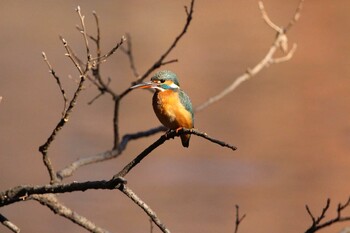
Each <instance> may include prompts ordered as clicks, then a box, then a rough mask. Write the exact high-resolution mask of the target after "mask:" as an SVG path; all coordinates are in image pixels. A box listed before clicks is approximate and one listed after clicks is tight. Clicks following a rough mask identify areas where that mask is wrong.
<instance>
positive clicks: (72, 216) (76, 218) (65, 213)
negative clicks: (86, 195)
mask: <svg viewBox="0 0 350 233" xmlns="http://www.w3.org/2000/svg"><path fill="white" fill-rule="evenodd" d="M31 198H32V199H33V200H36V201H38V202H39V203H40V204H42V205H44V206H47V207H48V208H49V209H50V210H51V211H53V212H54V213H55V214H58V215H60V216H62V217H64V218H66V219H69V220H70V221H72V222H73V223H76V224H78V225H79V226H81V227H83V228H85V229H86V230H88V231H90V232H93V233H108V231H107V230H105V229H103V228H101V227H98V226H97V225H96V224H95V223H93V222H92V221H90V220H88V219H87V218H85V217H83V216H81V215H80V214H78V213H77V212H75V211H73V210H71V209H70V208H68V207H67V206H65V205H63V204H62V203H60V202H59V200H58V199H57V197H56V196H55V195H53V194H45V195H37V194H35V195H32V196H31Z"/></svg>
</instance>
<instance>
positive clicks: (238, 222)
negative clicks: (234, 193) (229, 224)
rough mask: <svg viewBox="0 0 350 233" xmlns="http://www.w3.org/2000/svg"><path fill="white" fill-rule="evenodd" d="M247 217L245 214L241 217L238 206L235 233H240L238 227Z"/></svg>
mask: <svg viewBox="0 0 350 233" xmlns="http://www.w3.org/2000/svg"><path fill="white" fill-rule="evenodd" d="M245 217H246V215H245V214H243V216H241V217H240V215H239V206H238V205H236V221H235V233H238V227H239V225H240V224H241V222H242V221H243V219H244V218H245Z"/></svg>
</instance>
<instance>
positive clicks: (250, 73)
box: [195, 0, 304, 112]
mask: <svg viewBox="0 0 350 233" xmlns="http://www.w3.org/2000/svg"><path fill="white" fill-rule="evenodd" d="M303 2H304V0H301V1H300V2H299V5H298V7H297V10H296V12H295V14H294V16H293V17H292V19H291V20H290V22H289V24H288V26H287V27H286V28H281V27H279V26H277V25H276V24H275V23H273V22H272V20H271V19H270V18H269V16H268V14H267V12H266V11H265V8H264V4H263V3H262V2H261V1H260V2H259V8H260V11H261V14H262V18H263V20H264V21H265V22H266V24H267V25H268V26H269V27H271V28H272V29H273V30H274V31H275V32H276V33H277V37H276V38H275V40H274V42H273V44H272V45H271V47H270V48H269V50H268V52H267V54H266V55H265V57H264V58H263V59H262V60H261V61H260V62H259V63H258V64H256V65H255V66H254V67H253V68H248V69H247V71H246V72H245V73H244V74H242V75H241V76H239V77H238V78H236V79H235V80H234V81H233V82H232V83H231V84H230V85H229V86H228V87H226V88H225V89H224V90H222V91H221V92H220V93H218V94H217V95H215V96H213V97H210V98H209V99H208V100H207V101H205V102H204V103H202V104H201V105H199V106H198V107H196V109H195V111H196V112H199V111H201V110H203V109H205V108H207V107H208V106H209V105H211V104H213V103H215V102H217V101H219V100H221V99H222V98H223V97H225V96H226V95H228V94H229V93H231V92H232V91H234V90H235V89H236V88H237V87H238V86H240V85H241V84H242V83H243V82H245V81H247V80H249V79H250V78H252V77H254V76H256V75H257V74H258V73H259V72H260V71H261V70H262V69H264V68H266V67H268V66H269V65H271V64H276V63H280V62H286V61H288V60H290V59H291V58H292V57H293V55H294V52H295V50H296V48H297V46H296V44H294V45H293V47H292V49H291V50H289V51H288V38H287V35H286V33H287V31H288V30H289V29H290V28H291V27H292V26H293V25H294V24H295V23H296V22H297V21H298V19H299V18H300V12H301V9H302V4H303ZM279 49H280V50H282V51H283V52H284V53H285V54H286V55H285V56H282V57H277V58H276V57H275V53H276V52H277V51H278V50H279Z"/></svg>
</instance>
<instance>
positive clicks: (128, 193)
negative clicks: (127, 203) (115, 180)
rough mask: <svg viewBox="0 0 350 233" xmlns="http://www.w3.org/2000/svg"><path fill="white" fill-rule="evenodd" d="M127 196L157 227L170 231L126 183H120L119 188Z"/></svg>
mask: <svg viewBox="0 0 350 233" xmlns="http://www.w3.org/2000/svg"><path fill="white" fill-rule="evenodd" d="M119 190H120V191H122V192H123V193H124V194H125V195H126V196H127V197H129V198H130V199H131V200H132V201H133V202H134V203H135V204H137V205H138V206H139V207H141V209H143V211H145V213H146V214H147V215H148V216H149V217H150V218H151V219H152V221H153V222H154V223H155V224H156V225H157V226H158V227H159V229H160V230H161V231H162V232H164V233H170V230H169V229H167V228H166V226H165V225H164V224H163V223H162V222H161V221H160V219H159V218H158V217H157V215H156V213H155V212H154V211H153V210H152V209H151V208H150V207H149V206H148V205H147V204H146V203H145V202H144V201H142V200H141V199H140V198H139V197H138V196H137V195H136V194H135V193H134V192H133V191H132V190H131V189H130V188H128V187H127V186H126V185H122V186H121V187H120V188H119Z"/></svg>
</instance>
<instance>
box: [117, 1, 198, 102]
mask: <svg viewBox="0 0 350 233" xmlns="http://www.w3.org/2000/svg"><path fill="white" fill-rule="evenodd" d="M194 1H195V0H191V3H190V7H189V9H188V7H187V6H185V12H186V16H187V18H186V23H185V26H184V27H183V29H182V31H181V32H180V34H179V35H178V36H177V37H176V38H175V40H174V41H173V43H172V44H171V45H170V47H169V48H168V49H167V50H166V51H165V52H164V53H163V54H162V55H161V56H160V58H159V59H158V60H157V61H156V62H155V63H154V64H153V65H152V66H151V67H150V68H149V69H148V70H147V71H146V72H145V73H144V74H143V75H142V76H141V77H140V78H139V79H137V80H136V81H134V82H132V83H131V86H133V85H135V84H138V83H140V82H142V81H143V80H144V79H145V78H147V77H148V76H149V75H150V74H151V73H152V72H153V71H154V70H156V69H158V68H159V67H161V66H162V65H164V64H168V63H169V62H166V63H164V60H165V58H166V57H167V56H168V55H169V54H170V52H171V51H172V50H173V49H174V48H175V47H176V45H177V43H178V42H179V41H180V39H181V38H182V37H183V36H184V35H185V34H186V32H187V29H188V27H189V26H190V23H191V21H192V15H193V9H194ZM174 61H175V60H171V62H174ZM131 90H132V89H130V88H127V89H126V90H125V91H124V92H122V93H121V94H120V98H123V97H124V96H125V95H126V94H128V93H129V92H130V91H131Z"/></svg>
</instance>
